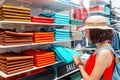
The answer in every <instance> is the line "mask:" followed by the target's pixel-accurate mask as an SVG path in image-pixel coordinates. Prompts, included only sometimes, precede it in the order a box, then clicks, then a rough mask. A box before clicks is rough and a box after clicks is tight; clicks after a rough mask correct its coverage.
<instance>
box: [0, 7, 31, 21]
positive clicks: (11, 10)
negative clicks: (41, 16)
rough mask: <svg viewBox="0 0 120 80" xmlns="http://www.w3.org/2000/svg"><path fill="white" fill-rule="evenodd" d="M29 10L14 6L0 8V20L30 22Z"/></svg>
mask: <svg viewBox="0 0 120 80" xmlns="http://www.w3.org/2000/svg"><path fill="white" fill-rule="evenodd" d="M30 14H31V10H30V9H29V8H22V7H16V6H1V7H0V20H6V21H22V22H31V18H30Z"/></svg>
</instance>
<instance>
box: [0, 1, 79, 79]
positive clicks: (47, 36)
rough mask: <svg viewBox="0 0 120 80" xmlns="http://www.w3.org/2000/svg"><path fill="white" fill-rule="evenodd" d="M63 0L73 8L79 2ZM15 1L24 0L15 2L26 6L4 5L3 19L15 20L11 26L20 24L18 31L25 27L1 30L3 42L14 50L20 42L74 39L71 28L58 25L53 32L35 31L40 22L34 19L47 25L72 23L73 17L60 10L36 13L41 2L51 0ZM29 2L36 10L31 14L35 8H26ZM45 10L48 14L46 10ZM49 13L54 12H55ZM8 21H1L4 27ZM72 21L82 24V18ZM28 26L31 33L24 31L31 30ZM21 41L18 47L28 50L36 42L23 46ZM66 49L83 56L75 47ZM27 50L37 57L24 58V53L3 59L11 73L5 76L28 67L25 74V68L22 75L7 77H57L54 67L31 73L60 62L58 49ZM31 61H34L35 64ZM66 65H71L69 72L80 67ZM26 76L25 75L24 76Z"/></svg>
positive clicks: (0, 11)
mask: <svg viewBox="0 0 120 80" xmlns="http://www.w3.org/2000/svg"><path fill="white" fill-rule="evenodd" d="M61 1H63V2H60V4H63V5H65V6H66V7H67V6H68V7H67V9H69V10H70V9H71V8H74V7H75V8H77V7H76V6H77V5H78V4H76V3H74V1H72V2H70V1H69V0H61ZM4 2H5V4H6V1H4ZM4 2H3V3H4ZM13 2H14V1H13ZM13 2H12V1H11V2H10V5H13V4H11V3H13ZM15 2H20V5H18V4H17V3H15V5H17V6H22V7H16V6H2V7H1V8H0V20H4V21H3V22H5V21H6V22H9V21H15V22H13V23H12V22H10V25H9V23H8V25H9V28H10V29H11V28H13V27H17V29H18V31H21V32H16V31H17V30H16V31H8V30H5V31H1V32H0V38H1V39H0V43H1V45H10V46H8V48H9V47H10V48H11V49H12V51H14V48H13V47H15V48H16V46H15V45H18V44H21V45H22V46H24V44H32V43H41V42H54V40H55V41H56V42H57V41H61V40H70V39H71V35H70V30H62V29H54V30H53V31H52V32H50V31H49V32H48V31H47V32H36V31H35V30H37V29H35V27H33V26H36V24H37V23H31V22H38V23H46V24H47V23H48V24H47V26H48V25H49V24H53V23H55V24H59V25H60V24H69V21H70V17H69V16H68V15H64V14H60V13H53V14H54V16H52V17H50V16H45V15H44V17H43V15H41V16H42V17H41V16H34V15H33V14H34V13H35V14H36V13H37V10H36V9H38V8H39V7H40V6H43V5H44V3H45V2H47V1H43V2H44V3H42V2H41V3H42V4H43V5H42V4H40V5H38V4H39V3H40V2H39V1H37V2H38V3H37V2H35V1H31V2H30V4H29V1H28V2H26V1H24V0H20V1H15ZM52 2H53V5H54V4H55V2H56V3H59V1H57V0H53V1H52ZM64 2H66V4H67V5H66V4H64ZM48 3H49V0H48ZM50 3H51V2H50ZM8 4H9V3H8ZM26 4H27V5H26ZM1 5H2V4H1ZM25 6H27V7H28V6H29V7H30V8H31V10H33V12H32V15H31V10H30V9H29V8H23V7H25ZM33 6H34V7H33ZM78 6H79V5H78ZM45 7H49V9H50V8H51V7H50V6H43V7H42V8H45ZM57 7H58V6H57V5H56V6H54V7H53V8H57ZM59 7H60V6H59ZM63 7H64V6H63ZM66 7H65V8H66ZM34 8H35V9H34ZM34 10H35V12H34ZM61 10H64V9H61ZM61 10H60V9H59V8H58V11H61ZM38 11H39V13H41V11H42V9H40V8H39V10H38ZM43 12H44V11H43ZM50 12H51V11H50ZM53 12H54V11H53ZM37 14H38V13H37ZM42 14H44V13H42ZM30 15H31V16H30ZM49 15H51V13H50V14H49ZM48 17H50V18H48ZM53 18H54V19H53ZM16 21H18V22H16ZM1 22H2V21H1ZM6 22H5V24H4V23H3V25H1V27H2V26H8V25H7V24H6ZM19 22H20V23H19ZM25 22H29V23H25ZM11 23H12V25H11ZM24 23H25V25H24ZM34 24H35V25H34ZM71 24H74V25H76V24H78V25H79V24H81V23H78V22H76V23H75V22H73V23H72V22H71ZM16 25H17V26H16ZM31 25H32V28H31ZM53 25H54V24H53ZM21 26H22V27H21ZM28 26H29V27H30V28H29V27H28ZM37 26H42V24H37ZM70 26H71V25H70ZM19 27H21V28H20V29H21V30H19ZM26 27H27V28H26ZM58 27H59V26H58ZM5 28H6V27H5ZM28 28H29V29H28ZM33 28H34V29H33ZM38 28H39V27H38ZM23 29H24V30H23ZM27 29H28V31H29V30H30V33H29V32H24V31H27ZM48 29H49V28H48ZM22 30H23V31H22ZM37 31H39V30H37ZM32 32H33V33H32ZM73 35H75V34H74V33H73ZM54 36H55V37H54ZM56 42H55V43H56ZM21 45H20V46H19V45H18V47H17V48H20V49H21V50H25V49H27V48H33V46H31V45H30V46H29V47H28V46H27V47H25V49H24V48H23V47H21ZM34 45H36V44H34ZM4 48H6V46H4ZM58 50H59V51H60V50H62V51H63V50H64V49H63V48H61V49H58ZM65 50H66V52H67V53H70V54H68V55H70V57H72V55H73V53H75V54H76V55H78V56H80V54H79V53H78V52H76V51H74V50H72V49H69V48H65ZM60 52H61V51H60ZM23 53H25V54H26V55H27V56H32V57H33V58H32V60H31V59H25V60H23V58H20V57H14V58H13V57H12V58H9V59H8V60H3V59H0V62H1V63H0V68H1V71H2V72H4V73H6V74H8V75H4V76H3V75H2V76H3V77H5V76H7V77H9V76H14V75H17V74H21V73H19V72H22V71H25V74H23V73H24V72H22V75H19V77H18V76H16V77H12V78H6V79H10V80H17V79H18V80H38V79H40V80H53V79H55V77H56V76H55V74H56V73H55V71H54V70H53V69H48V70H46V71H45V72H41V73H38V71H37V70H36V71H35V72H34V74H31V71H32V70H34V69H39V68H41V67H45V66H46V65H52V64H53V63H55V64H57V63H56V60H55V53H54V52H49V51H45V50H35V49H30V50H25V51H23ZM64 53H65V52H64ZM13 54H15V53H13ZM62 55H63V54H62ZM56 56H57V55H56ZM58 57H59V56H58ZM17 59H20V60H17ZM9 60H13V61H9ZM31 62H34V64H33V63H31ZM71 62H73V60H72V61H71ZM58 64H59V63H58ZM33 65H34V66H35V67H34V68H33ZM71 65H72V67H73V68H72V69H71V67H69V66H71ZM66 66H67V68H66V71H67V73H69V72H70V71H73V70H75V69H76V68H77V67H75V63H72V64H68V65H66ZM66 66H64V67H66ZM50 67H51V66H50ZM31 68H32V70H31ZM28 69H29V70H28ZM60 69H61V70H62V68H61V67H59V70H60ZM27 70H28V73H26V72H27ZM11 74H12V75H11ZM30 74H31V75H30ZM58 74H59V73H58ZM65 74H66V73H64V74H63V75H65ZM59 76H60V75H59ZM61 76H62V75H61ZM22 77H24V78H22Z"/></svg>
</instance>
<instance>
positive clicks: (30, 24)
mask: <svg viewBox="0 0 120 80" xmlns="http://www.w3.org/2000/svg"><path fill="white" fill-rule="evenodd" d="M0 25H4V26H5V25H19V26H20V25H23V26H33V25H36V26H40V25H45V26H80V25H71V24H49V23H38V22H17V21H0Z"/></svg>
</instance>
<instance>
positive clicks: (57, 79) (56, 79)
mask: <svg viewBox="0 0 120 80" xmlns="http://www.w3.org/2000/svg"><path fill="white" fill-rule="evenodd" d="M77 71H79V69H76V70H74V71H72V72H69V73H68V74H65V75H63V76H61V77H58V78H55V79H54V80H59V79H61V78H63V77H65V76H68V75H70V74H72V73H75V72H77Z"/></svg>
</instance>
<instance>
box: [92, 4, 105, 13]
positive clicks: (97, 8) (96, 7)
mask: <svg viewBox="0 0 120 80" xmlns="http://www.w3.org/2000/svg"><path fill="white" fill-rule="evenodd" d="M93 11H103V12H104V6H99V5H97V6H93V7H90V12H93Z"/></svg>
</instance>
